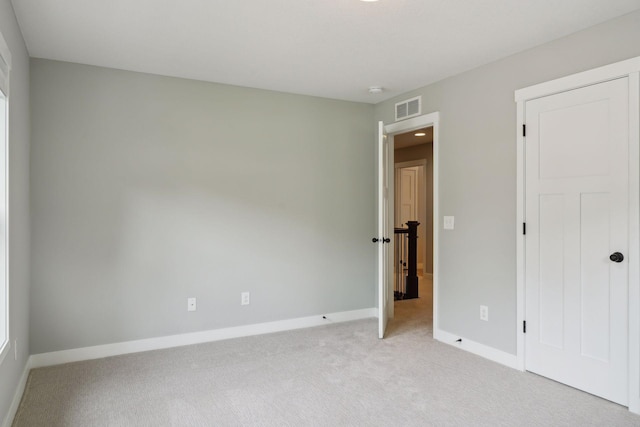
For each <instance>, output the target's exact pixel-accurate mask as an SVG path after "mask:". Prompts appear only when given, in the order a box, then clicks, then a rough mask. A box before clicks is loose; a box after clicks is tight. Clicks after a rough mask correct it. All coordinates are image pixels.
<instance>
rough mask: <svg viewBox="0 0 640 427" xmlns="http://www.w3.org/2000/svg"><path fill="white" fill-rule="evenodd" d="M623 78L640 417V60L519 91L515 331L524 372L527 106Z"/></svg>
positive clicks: (632, 387) (632, 353)
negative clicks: (625, 85) (626, 89)
mask: <svg viewBox="0 0 640 427" xmlns="http://www.w3.org/2000/svg"><path fill="white" fill-rule="evenodd" d="M621 77H628V79H629V80H628V81H629V257H628V260H629V339H628V345H629V362H628V363H629V373H628V375H629V410H630V411H631V412H635V413H640V57H636V58H632V59H628V60H626V61H622V62H617V63H614V64H611V65H606V66H604V67H600V68H596V69H593V70H589V71H585V72H582V73H578V74H574V75H571V76H567V77H563V78H560V79H557V80H552V81H550V82H546V83H541V84H538V85H535V86H530V87H527V88H524V89H520V90H517V91H516V92H515V101H516V102H517V156H516V157H517V207H516V236H517V237H516V272H517V275H516V295H517V298H516V300H517V308H516V321H517V324H516V328H517V329H516V330H517V347H516V352H517V353H516V358H517V367H518V368H519V369H520V370H523V371H524V370H525V337H524V332H523V330H522V325H523V321H524V320H526V319H525V264H524V256H525V246H524V244H525V242H524V236H523V234H522V232H523V230H522V227H523V225H522V224H523V223H524V222H525V217H524V212H525V206H524V203H525V188H524V172H525V164H524V162H525V158H524V144H525V140H526V138H525V137H524V136H523V125H524V124H525V102H526V101H529V100H532V99H535V98H540V97H543V96H548V95H553V94H556V93H560V92H565V91H568V90H572V89H578V88H581V87H585V86H590V85H594V84H597V83H602V82H606V81H610V80H614V79H617V78H621Z"/></svg>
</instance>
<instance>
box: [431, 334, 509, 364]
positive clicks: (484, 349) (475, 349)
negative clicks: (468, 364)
mask: <svg viewBox="0 0 640 427" xmlns="http://www.w3.org/2000/svg"><path fill="white" fill-rule="evenodd" d="M433 338H434V339H436V340H438V341H441V342H443V343H445V344H449V345H452V346H454V347H458V348H461V349H463V350H466V351H468V352H469V353H473V354H476V355H478V356H481V357H484V358H485V359H489V360H492V361H494V362H497V363H500V364H502V365H505V366H508V367H510V368H513V369H518V358H517V357H516V355H515V354H510V353H506V352H504V351H502V350H497V349H495V348H493V347H489V346H487V345H484V344H480V343H478V342H475V341H471V340H469V339H467V338H464V337H461V336H458V335H454V334H451V333H449V332H445V331H443V330H442V329H437V330H434V331H433ZM458 340H461V341H460V342H458Z"/></svg>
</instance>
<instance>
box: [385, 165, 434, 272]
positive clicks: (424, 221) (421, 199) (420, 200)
mask: <svg viewBox="0 0 640 427" xmlns="http://www.w3.org/2000/svg"><path fill="white" fill-rule="evenodd" d="M416 166H420V167H422V182H421V184H422V188H424V189H425V191H426V189H427V182H428V181H427V159H419V160H410V161H408V162H401V163H394V167H395V169H394V174H393V176H394V183H393V184H394V186H395V190H397V189H398V174H399V173H400V169H404V168H411V167H416ZM393 196H394V201H393V202H394V204H395V209H394V215H395V217H394V218H396V217H398V216H399V214H400V210H399V208H400V207H399V206H398V204H397V203H395V202H396V200H395V199H396V196H397V194H396V193H395V192H394V194H393ZM425 197H426V196H425V195H418V212H419V211H420V205H421V204H422V203H423V202H424V204H425V209H424V212H423V214H422V215H419V220H420V223H421V224H425V225H426V224H427V208H426V206H427V201H426V200H425ZM423 234H424V232H423ZM422 238H423V240H424V243H423V248H422V260H421V262H422V274H423V275H426V274H427V273H426V268H427V240H426V239H425V236H424V235H423V236H422Z"/></svg>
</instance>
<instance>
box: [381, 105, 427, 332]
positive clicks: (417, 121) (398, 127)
mask: <svg viewBox="0 0 640 427" xmlns="http://www.w3.org/2000/svg"><path fill="white" fill-rule="evenodd" d="M439 123H440V113H439V112H437V111H436V112H434V113H429V114H424V115H422V116H417V117H412V118H410V119H407V120H403V121H401V122H396V123H391V124H388V125H386V126H385V127H384V131H385V132H386V133H387V135H388V136H387V138H389V151H390V152H391V153H393V148H394V141H393V139H394V136H395V135H398V134H401V133H406V132H410V131H412V130H416V129H421V128H424V127H430V126H431V127H433V330H434V331H436V330H438V271H439V268H438V253H439V250H438V247H439V239H438V235H439V233H438V212H439V205H440V203H439V202H440V197H439V194H440V191H439V188H440V187H439V175H438V162H439V157H438V156H439V154H438V153H439V150H438V147H439V126H440V125H439ZM389 162H390V163H389V164H388V165H387V167H388V168H389V170H394V169H393V168H394V164H393V156H392V155H391V156H389ZM394 175H395V174H394ZM392 179H393V180H394V181H395V176H393V178H392ZM391 184H392V185H389V188H390V189H394V187H395V182H393V183H391ZM394 200H395V195H392V197H389V203H392V202H393V201H394ZM389 212H393V209H391V210H390V211H389ZM390 305H391V310H393V304H390ZM391 313H393V311H391Z"/></svg>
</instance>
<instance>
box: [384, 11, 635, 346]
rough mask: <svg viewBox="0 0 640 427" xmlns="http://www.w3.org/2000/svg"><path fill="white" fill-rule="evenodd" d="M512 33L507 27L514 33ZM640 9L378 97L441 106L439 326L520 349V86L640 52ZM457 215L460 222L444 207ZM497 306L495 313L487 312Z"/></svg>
mask: <svg viewBox="0 0 640 427" xmlns="http://www.w3.org/2000/svg"><path fill="white" fill-rule="evenodd" d="M505 36H506V37H508V35H505ZM639 40H640V12H635V13H633V14H629V15H626V16H623V17H621V18H618V19H615V20H612V21H608V22H606V23H604V24H601V25H598V26H596V27H592V28H589V29H587V30H584V31H581V32H579V33H575V34H573V35H571V36H568V37H565V38H562V39H559V40H557V41H554V42H551V43H548V44H545V45H542V46H539V47H537V48H534V49H531V50H529V51H526V52H522V53H520V54H517V55H514V56H511V57H508V58H506V59H504V60H500V61H497V62H494V63H491V64H488V65H485V66H483V67H480V68H477V69H474V70H471V71H469V72H466V73H463V74H460V75H457V76H455V77H451V78H448V79H446V80H443V81H440V82H438V83H435V84H432V85H429V86H426V87H423V88H420V89H417V90H415V91H411V92H409V93H406V94H404V95H401V96H398V97H396V98H394V99H390V100H388V101H386V102H383V103H380V104H378V105H376V108H375V116H376V120H383V121H384V122H385V123H391V122H393V120H394V116H393V112H394V104H395V103H396V102H398V101H400V100H403V99H407V98H410V97H413V96H417V95H422V103H423V104H422V105H423V107H422V108H423V113H430V112H434V111H439V112H440V114H441V116H440V120H441V121H440V141H439V142H440V144H439V147H440V152H439V154H440V162H439V167H440V174H439V178H440V200H439V206H440V218H439V224H440V238H439V239H440V242H439V244H440V252H439V259H440V273H439V280H440V282H439V301H440V305H439V313H440V319H439V320H440V325H439V326H440V328H441V329H443V330H444V331H447V332H450V333H452V334H455V335H459V336H462V337H466V338H467V339H470V340H473V341H477V342H480V343H482V344H485V345H488V346H491V347H494V348H497V349H500V350H503V351H505V352H508V353H512V354H515V351H516V257H515V251H516V246H515V241H516V224H515V221H516V145H515V144H516V104H515V102H514V91H515V90H516V89H519V88H522V87H526V86H530V85H533V84H536V83H541V82H544V81H548V80H551V79H555V78H558V77H562V76H565V75H568V74H573V73H576V72H580V71H584V70H588V69H591V68H595V67H598V66H601V65H606V64H609V63H612V62H616V61H620V60H624V59H627V58H631V57H635V56H640V43H639V42H638V41H639ZM443 215H454V216H455V230H452V231H447V230H443V229H442V216H443ZM481 304H482V305H487V306H488V307H489V318H490V321H489V322H484V321H481V320H480V319H479V307H480V305H481Z"/></svg>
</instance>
